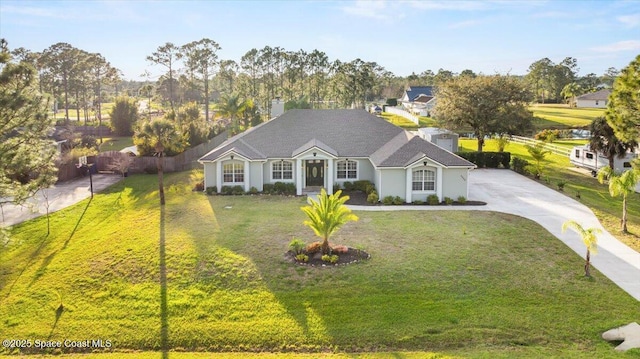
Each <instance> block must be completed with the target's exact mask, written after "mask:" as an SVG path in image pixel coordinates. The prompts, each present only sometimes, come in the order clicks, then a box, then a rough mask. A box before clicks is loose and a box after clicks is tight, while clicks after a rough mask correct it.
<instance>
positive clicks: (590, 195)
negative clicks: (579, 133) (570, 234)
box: [458, 139, 640, 252]
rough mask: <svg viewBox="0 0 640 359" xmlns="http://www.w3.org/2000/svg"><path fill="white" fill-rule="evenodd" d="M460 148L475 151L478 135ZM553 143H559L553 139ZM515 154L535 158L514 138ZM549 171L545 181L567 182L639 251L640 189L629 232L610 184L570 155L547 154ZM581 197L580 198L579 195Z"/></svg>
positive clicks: (632, 200)
mask: <svg viewBox="0 0 640 359" xmlns="http://www.w3.org/2000/svg"><path fill="white" fill-rule="evenodd" d="M458 144H459V146H460V150H461V151H475V150H476V149H477V147H478V145H477V142H476V140H475V139H473V140H471V139H460V140H459V142H458ZM554 144H558V143H557V142H554ZM483 150H484V151H497V150H498V146H497V142H496V141H495V140H487V141H485V147H484V149H483ZM505 151H507V152H511V154H512V155H515V156H518V157H521V158H524V159H526V160H527V161H529V162H530V163H531V162H532V161H533V158H531V155H529V152H528V151H527V149H526V148H525V146H524V145H522V144H518V143H515V142H511V143H509V145H508V146H507V148H506V149H505ZM546 159H547V165H546V166H547V172H546V174H545V175H544V176H543V180H542V181H541V183H542V184H545V185H547V186H549V187H551V188H553V189H556V190H557V189H558V186H557V183H558V182H559V181H563V182H565V183H566V185H565V187H564V191H563V192H564V193H565V194H566V195H567V196H571V197H572V198H574V199H577V200H579V201H580V202H581V203H583V204H585V205H586V206H587V207H589V208H591V210H592V211H593V212H594V213H595V214H596V216H597V217H598V219H599V220H600V223H602V225H603V226H604V227H605V228H606V229H607V231H609V233H611V234H612V235H614V236H615V237H616V238H618V240H620V241H621V242H623V243H625V244H626V245H628V246H629V247H631V248H633V249H635V250H636V251H638V252H640V193H633V194H631V196H630V197H629V198H628V201H627V209H628V216H629V217H628V221H629V222H628V227H629V232H630V234H623V233H621V232H620V218H621V217H622V198H621V197H617V198H612V197H611V196H610V195H609V188H608V186H607V185H603V184H600V183H598V181H597V179H595V178H593V177H592V176H591V175H589V174H585V173H584V172H578V171H575V170H574V168H575V167H574V166H573V165H571V163H570V162H569V157H568V156H561V155H557V154H553V153H550V154H547V156H546ZM578 195H579V196H580V198H577V196H578Z"/></svg>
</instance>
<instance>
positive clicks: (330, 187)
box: [325, 158, 333, 194]
mask: <svg viewBox="0 0 640 359" xmlns="http://www.w3.org/2000/svg"><path fill="white" fill-rule="evenodd" d="M327 161H328V166H327V172H325V176H327V193H328V194H333V159H332V158H329V159H328V160H327Z"/></svg>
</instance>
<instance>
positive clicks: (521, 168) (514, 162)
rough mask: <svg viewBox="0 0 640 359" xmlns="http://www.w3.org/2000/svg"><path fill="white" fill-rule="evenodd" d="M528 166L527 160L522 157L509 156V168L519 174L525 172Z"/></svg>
mask: <svg viewBox="0 0 640 359" xmlns="http://www.w3.org/2000/svg"><path fill="white" fill-rule="evenodd" d="M528 166H529V161H527V160H525V159H522V158H520V157H512V158H511V169H512V170H514V171H515V172H517V173H520V174H521V175H526V174H527V167H528Z"/></svg>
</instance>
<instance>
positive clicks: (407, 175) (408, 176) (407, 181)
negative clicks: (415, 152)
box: [404, 168, 413, 203]
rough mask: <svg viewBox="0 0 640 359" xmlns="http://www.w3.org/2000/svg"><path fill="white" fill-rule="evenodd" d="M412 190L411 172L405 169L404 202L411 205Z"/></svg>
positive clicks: (409, 169)
mask: <svg viewBox="0 0 640 359" xmlns="http://www.w3.org/2000/svg"><path fill="white" fill-rule="evenodd" d="M412 189H413V170H412V169H411V168H407V170H406V173H405V189H404V196H405V198H404V202H405V203H411V192H412Z"/></svg>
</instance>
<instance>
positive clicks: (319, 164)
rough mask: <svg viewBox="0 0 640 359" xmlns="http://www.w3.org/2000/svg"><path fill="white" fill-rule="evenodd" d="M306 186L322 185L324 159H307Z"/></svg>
mask: <svg viewBox="0 0 640 359" xmlns="http://www.w3.org/2000/svg"><path fill="white" fill-rule="evenodd" d="M306 167H307V176H306V177H307V181H306V182H307V183H306V185H307V187H312V186H320V187H322V186H324V160H309V161H307V166H306Z"/></svg>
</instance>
